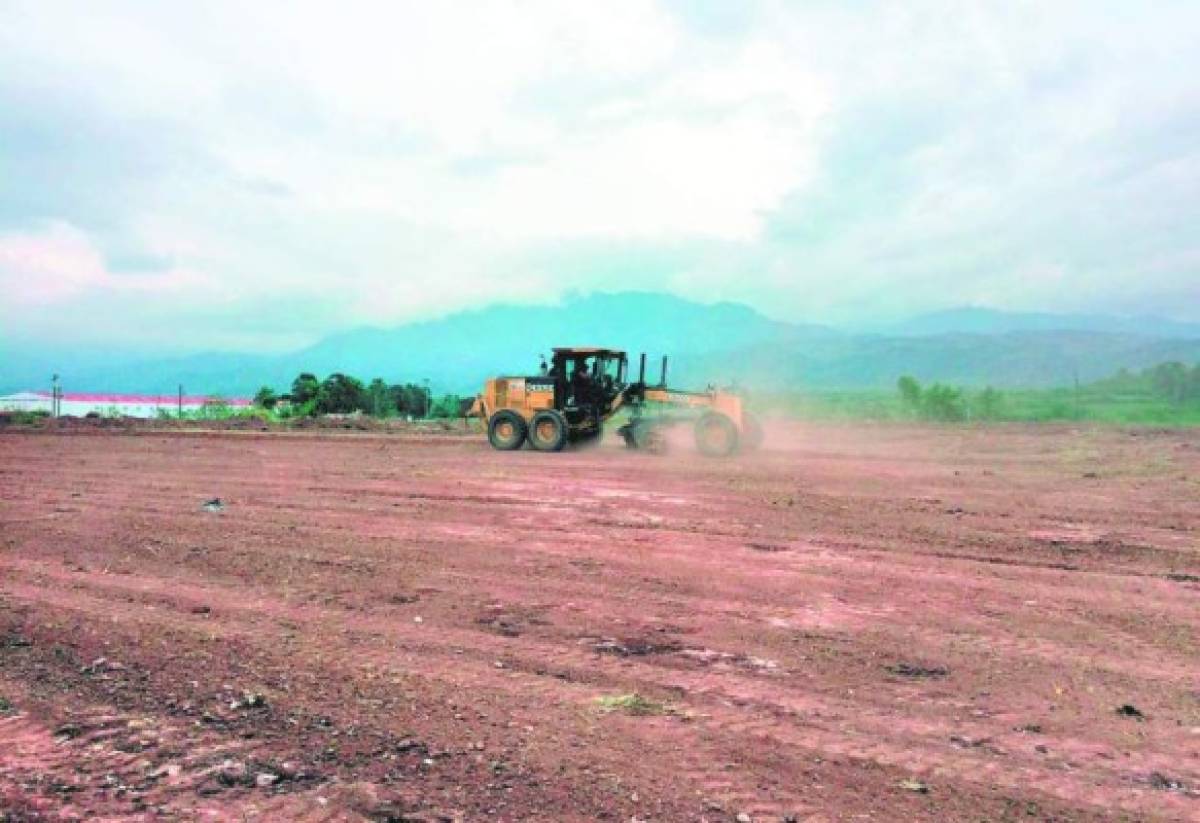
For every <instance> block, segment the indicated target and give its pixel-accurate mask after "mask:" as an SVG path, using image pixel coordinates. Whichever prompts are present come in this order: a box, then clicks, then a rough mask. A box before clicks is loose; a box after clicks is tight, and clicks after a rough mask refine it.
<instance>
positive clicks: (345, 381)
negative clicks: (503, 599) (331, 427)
mask: <svg viewBox="0 0 1200 823" xmlns="http://www.w3.org/2000/svg"><path fill="white" fill-rule="evenodd" d="M254 404H255V405H256V406H258V407H259V408H262V409H267V410H269V411H272V412H274V413H276V414H278V415H279V416H281V417H315V416H317V415H321V414H355V413H358V414H368V415H371V416H373V417H440V418H446V417H457V416H459V415H460V410H461V406H462V399H461V398H459V396H458V395H455V394H445V395H442V396H441V397H440V398H436V399H435V398H434V397H433V395H432V394H431V393H430V391H429V387H428V386H421V385H417V384H416V383H387V382H385V381H384V380H382V379H380V378H378V377H376V378H375V379H374V380H372V381H371V382H370V383H366V384H364V383H363V382H362V381H361V380H359V379H358V378H357V377H352V376H351V375H348V374H343V373H341V372H334V373H333V374H331V375H329V376H328V377H326V378H325V379H324V380H321V379H319V378H318V377H317V376H316V375H315V374H312V373H311V372H303V373H301V374H299V375H297V376H296V379H295V380H293V381H292V386H291V390H290V391H288V392H287V393H285V394H277V393H276V392H275V390H274V389H272V388H271V387H270V386H263V387H262V388H261V389H259V390H258V392H257V393H256V394H255V395H254Z"/></svg>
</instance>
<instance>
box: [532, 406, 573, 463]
mask: <svg viewBox="0 0 1200 823" xmlns="http://www.w3.org/2000/svg"><path fill="white" fill-rule="evenodd" d="M569 434H570V431H569V429H568V427H567V419H566V418H565V417H563V416H562V414H561V413H560V412H557V411H555V410H554V409H544V410H542V411H540V412H538V413H537V414H535V415H534V416H533V419H532V420H530V421H529V445H531V446H533V447H534V448H535V449H537V450H538V451H540V452H560V451H562V450H563V447H564V446H566V445H567V436H568V435H569Z"/></svg>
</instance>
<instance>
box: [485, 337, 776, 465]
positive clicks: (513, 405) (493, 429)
mask: <svg viewBox="0 0 1200 823" xmlns="http://www.w3.org/2000/svg"><path fill="white" fill-rule="evenodd" d="M628 368H629V362H628V358H627V357H626V355H625V352H623V351H619V350H617V349H604V348H556V349H554V352H553V355H552V357H551V361H550V363H549V364H547V363H546V362H545V360H544V359H543V361H542V367H541V372H540V374H537V375H534V376H527V377H493V378H491V379H490V380H488V381H487V382H486V384H485V385H484V389H483V393H482V394H480V395H479V396H478V397H476V398H475V401H474V402H473V403H472V405H471V407H470V409H469V410H468V412H467V415H468V416H471V417H480V418H483V419H484V420H485V421H486V422H487V434H488V440H489V441H490V442H491V444H492V446H493V447H494V448H497V449H500V450H503V451H511V450H514V449H519V448H521V447H522V446H524V445H525V444H526V443H528V444H529V445H530V446H531V447H532V448H534V449H536V450H537V451H546V452H556V451H562V450H563V449H564V448H566V446H567V445H569V444H571V443H584V442H587V441H589V440H595V439H598V438H599V437H600V436H601V434H602V432H603V428H604V423H605V421H607V420H609V419H611V418H612V417H613V416H614V415H616V414H617V413H618V412H622V411H623V412H626V413H627V415H628V421H627V422H625V423H624V424H623V425H622V426H621V427H620V428H618V429H617V433H618V434H620V436H621V438H622V439H623V440H624V441H625V445H626V446H627V447H629V448H631V449H646V450H650V451H661V450H662V449H663V448H665V445H666V439H665V436H664V432H665V429H666V428H667V427H669V426H673V425H678V424H681V423H691V424H692V426H693V428H694V432H695V438H696V447H697V449H699V451H700V452H701V453H703V454H705V455H709V456H712V457H724V456H728V455H731V454H733V453H735V452H737V451H738V450H739V449H748V448H754V447H756V446H758V444H759V443H760V442H761V439H762V433H761V429H760V428H759V426H758V424H757V423H756V422H755V420H754V419H753V418H752V417H751V415H750V414H749V413H748V412H747V411H746V410H745V409H744V408H743V407H742V399H741V397H739V396H738V395H736V394H733V393H731V392H727V391H721V390H718V389H715V388H711V387H710V388H709V389H708V390H706V391H702V392H689V391H680V390H678V389H671V388H668V387H667V358H666V357H664V358H663V360H662V371H661V373H660V376H659V382H658V384H657V385H648V384H647V383H646V355H645V354H643V355H642V356H641V361H640V367H639V371H638V376H637V379H636V380H630V379H629V377H630V376H629V375H628Z"/></svg>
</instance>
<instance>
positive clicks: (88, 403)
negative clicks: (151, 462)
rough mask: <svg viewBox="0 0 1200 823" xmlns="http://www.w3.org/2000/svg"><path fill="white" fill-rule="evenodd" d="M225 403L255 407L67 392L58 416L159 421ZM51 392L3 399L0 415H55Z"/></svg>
mask: <svg viewBox="0 0 1200 823" xmlns="http://www.w3.org/2000/svg"><path fill="white" fill-rule="evenodd" d="M218 402H219V403H224V404H225V405H228V406H232V407H234V408H247V407H249V406H250V405H252V403H253V401H251V400H250V399H249V398H247V397H230V398H215V397H202V396H198V395H184V396H183V401H182V403H181V402H180V399H179V397H178V395H170V394H80V393H73V392H63V393H62V394H61V395H60V399H59V402H58V413H59V414H61V415H64V416H68V417H84V416H85V415H87V414H89V413H93V412H94V413H96V414H99V415H104V416H109V417H117V416H124V417H157V416H158V415H159V413H160V411H161V412H162V413H170V414H174V413H176V412H178V411H179V410H180V409H181V408H182V409H183V411H185V412H195V411H199V410H200V409H202V408H204V406H205V404H211V403H218ZM52 407H53V398H52V397H51V395H50V392H28V391H26V392H17V393H16V394H9V395H5V396H2V397H0V412H6V411H8V412H12V411H30V412H39V411H40V412H46V413H47V414H49V413H50V412H52V411H53V408H52Z"/></svg>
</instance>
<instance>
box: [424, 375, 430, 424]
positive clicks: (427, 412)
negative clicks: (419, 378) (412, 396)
mask: <svg viewBox="0 0 1200 823" xmlns="http://www.w3.org/2000/svg"><path fill="white" fill-rule="evenodd" d="M430 400H431V397H430V395H429V378H428V377H426V378H425V414H424V415H423V417H424V418H425V419H426V420H428V419H429V406H430Z"/></svg>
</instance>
